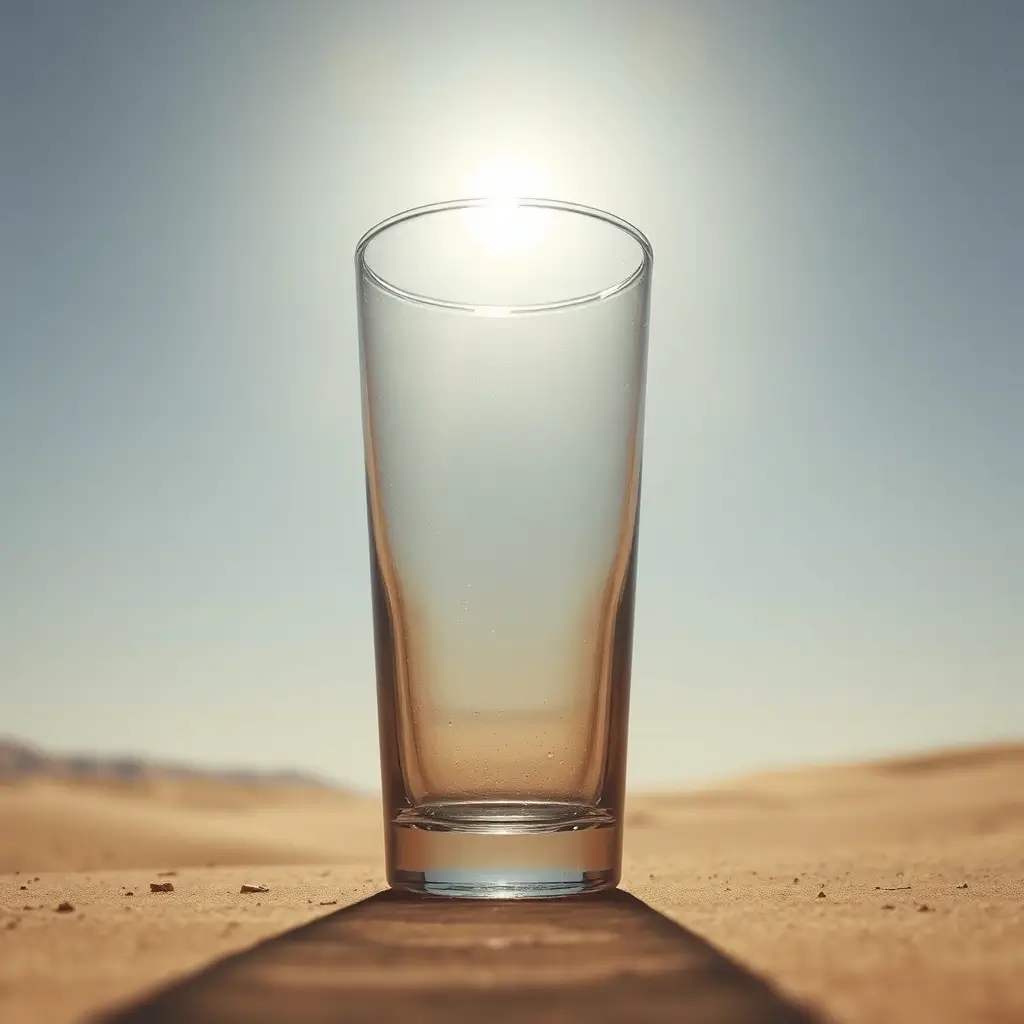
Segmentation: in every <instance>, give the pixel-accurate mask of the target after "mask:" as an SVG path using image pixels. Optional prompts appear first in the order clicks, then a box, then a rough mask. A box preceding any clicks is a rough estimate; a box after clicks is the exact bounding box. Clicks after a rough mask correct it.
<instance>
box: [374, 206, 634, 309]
mask: <svg viewBox="0 0 1024 1024" xmlns="http://www.w3.org/2000/svg"><path fill="white" fill-rule="evenodd" d="M498 204H501V205H505V204H508V205H511V206H517V207H521V206H525V207H530V208H532V209H541V210H552V211H554V212H556V213H568V214H572V215H574V216H577V217H588V218H590V219H591V220H597V221H601V222H602V223H603V224H605V225H607V226H608V227H611V228H615V229H617V230H618V231H621V232H623V233H625V234H627V235H629V236H630V237H631V238H632V239H633V241H634V242H636V243H637V245H638V246H639V247H640V252H641V259H640V262H639V263H638V264H637V266H636V267H635V269H634V270H633V271H632V272H631V273H630V274H628V275H627V276H626V277H624V278H622V279H621V280H619V281H617V282H615V283H614V284H611V285H609V286H608V287H606V288H601V289H599V290H597V291H593V292H587V293H585V294H583V295H576V296H571V297H569V298H565V299H554V300H552V301H550V302H537V303H529V304H522V305H518V304H517V305H497V304H487V303H483V304H480V303H470V302H459V301H457V300H455V299H443V298H439V297H437V296H433V295H423V294H420V293H419V292H414V291H410V290H408V289H405V288H402V287H400V286H399V285H396V284H394V283H392V282H391V281H389V280H388V279H387V278H385V277H381V275H380V274H378V273H377V272H376V271H375V270H374V269H373V268H372V267H371V266H370V264H369V262H368V261H367V259H366V249H367V247H368V246H369V245H370V243H371V242H373V241H374V239H376V238H379V237H380V236H381V235H383V234H385V233H386V232H387V231H390V230H391V229H392V228H395V227H398V226H400V225H402V224H406V223H408V222H410V221H413V220H417V219H419V218H420V217H429V216H431V215H433V214H438V213H453V212H456V211H458V210H471V209H480V208H486V207H492V206H495V205H498ZM355 263H356V270H357V271H358V273H359V274H360V276H361V277H366V278H368V279H369V280H370V281H372V282H373V283H374V284H375V285H377V287H378V288H380V289H382V290H383V291H384V292H386V293H388V294H389V295H391V296H393V297H395V298H399V299H403V300H404V301H406V302H410V303H414V304H416V305H421V306H431V307H434V308H437V309H448V310H456V311H459V312H464V313H477V314H486V315H491V316H495V315H497V316H509V315H514V314H517V313H544V312H548V311H551V310H558V309H569V308H573V307H577V306H585V305H590V304H591V303H596V302H603V301H605V300H606V299H610V298H612V297H613V296H615V295H618V294H620V293H621V292H623V291H625V290H626V289H628V288H630V287H631V286H632V285H634V284H635V283H636V282H637V281H638V280H640V279H641V278H643V277H644V276H645V275H650V272H651V268H652V267H653V266H654V247H653V246H652V245H651V242H650V239H649V238H648V237H647V236H646V235H645V234H644V233H643V232H642V231H641V230H640V229H639V228H638V227H636V225H634V224H631V223H630V222H629V221H628V220H625V219H624V218H622V217H618V216H616V215H615V214H614V213H609V212H608V211H607V210H602V209H599V208H598V207H596V206H586V205H584V204H582V203H572V202H568V201H565V200H561V199H541V198H526V197H524V198H520V197H516V198H514V199H508V200H506V199H500V200H498V199H495V198H494V197H490V198H483V197H476V198H471V199H449V200H446V201H443V202H439V203H427V204H426V205H424V206H414V207H411V208H410V209H408V210H403V211H402V212H400V213H396V214H393V215H392V216H390V217H387V218H386V219H385V220H382V221H380V222H379V223H377V224H375V225H374V226H373V227H372V228H370V229H369V230H368V231H366V232H365V233H364V234H363V236H362V237H361V238H360V239H359V241H358V242H357V243H356V248H355Z"/></svg>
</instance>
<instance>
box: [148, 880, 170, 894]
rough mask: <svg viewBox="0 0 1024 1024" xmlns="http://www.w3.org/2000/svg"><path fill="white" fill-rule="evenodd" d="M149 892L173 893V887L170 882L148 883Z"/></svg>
mask: <svg viewBox="0 0 1024 1024" xmlns="http://www.w3.org/2000/svg"><path fill="white" fill-rule="evenodd" d="M149 891H150V892H174V886H173V885H172V884H171V883H170V882H150V883H149Z"/></svg>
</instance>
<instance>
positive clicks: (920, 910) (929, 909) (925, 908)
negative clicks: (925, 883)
mask: <svg viewBox="0 0 1024 1024" xmlns="http://www.w3.org/2000/svg"><path fill="white" fill-rule="evenodd" d="M934 910H935V908H934V907H929V906H928V904H927V903H922V904H921V906H919V907H918V908H917V912H918V913H919V914H930V913H932V911H934Z"/></svg>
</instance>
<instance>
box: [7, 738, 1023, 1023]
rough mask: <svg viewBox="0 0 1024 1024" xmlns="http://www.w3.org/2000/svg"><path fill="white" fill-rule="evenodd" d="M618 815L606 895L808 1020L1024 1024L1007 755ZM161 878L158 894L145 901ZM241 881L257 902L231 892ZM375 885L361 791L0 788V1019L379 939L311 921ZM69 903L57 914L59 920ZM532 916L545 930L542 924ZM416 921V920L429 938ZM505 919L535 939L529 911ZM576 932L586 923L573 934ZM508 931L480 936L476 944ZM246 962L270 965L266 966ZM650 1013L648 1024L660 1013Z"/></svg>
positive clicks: (668, 802) (786, 783)
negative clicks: (331, 938)
mask: <svg viewBox="0 0 1024 1024" xmlns="http://www.w3.org/2000/svg"><path fill="white" fill-rule="evenodd" d="M627 823H628V831H627V842H626V846H627V849H626V858H625V872H624V879H623V888H624V889H626V890H628V892H630V893H632V894H634V895H635V896H636V897H638V898H639V900H642V901H643V902H644V903H646V904H647V905H648V906H649V907H650V908H653V910H654V911H657V912H659V913H660V914H662V915H665V916H666V917H668V918H671V919H672V920H673V921H675V922H678V923H679V924H680V925H683V926H684V927H685V928H686V929H688V930H689V931H690V932H692V933H695V935H696V936H699V937H701V938H703V939H705V940H707V942H708V943H710V944H711V945H712V946H714V947H716V948H717V949H718V950H721V951H722V952H724V953H725V954H727V955H728V956H729V957H730V958H732V959H733V960H734V961H737V962H738V963H739V964H740V965H742V966H743V967H744V968H746V969H747V971H749V972H750V973H751V974H753V975H755V976H756V977H757V978H760V979H763V980H764V981H765V982H767V983H768V985H769V986H771V987H772V988H773V989H774V990H775V991H776V992H778V993H779V994H780V995H781V996H782V997H785V998H786V999H788V1000H791V1001H793V1002H794V1003H797V1004H799V1005H801V1006H804V1007H807V1008H809V1009H810V1010H811V1011H813V1012H815V1013H817V1014H819V1015H820V1016H821V1017H822V1018H827V1019H832V1020H836V1021H845V1022H849V1024H869V1022H870V1024H885V1022H889V1021H907V1022H925V1021H927V1022H931V1024H945V1022H949V1024H953V1022H958V1024H960V1022H965V1021H971V1022H993V1024H995V1022H1000V1024H1003V1022H1007V1024H1008V1022H1011V1021H1012V1022H1020V1021H1024V983H1022V982H1021V979H1022V978H1024V746H1005V747H999V748H987V749H982V750H971V751H962V752H952V753H943V754H937V755H934V756H929V757H925V758H918V759H915V760H909V761H896V762H889V763H885V764H872V765H862V766H852V767H839V768H820V769H806V770H799V771H792V772H784V773H776V774H768V775H761V776H757V777H751V778H747V779H744V780H739V781H737V782H734V783H730V784H728V785H723V786H719V787H714V788H710V789H705V790H701V791H694V792H667V793H659V794H647V795H642V796H636V797H634V798H633V799H632V800H631V801H630V807H629V812H628V818H627ZM170 872H173V873H170ZM166 882H170V883H171V884H172V885H173V887H174V889H173V892H159V893H154V892H151V891H150V884H151V883H166ZM244 883H250V884H258V885H265V886H267V887H268V889H269V891H268V892H265V893H251V894H245V895H243V894H241V893H240V892H239V889H240V887H241V885H242V884H244ZM382 887H383V877H382V870H381V853H380V823H379V809H378V804H377V801H376V800H374V799H370V798H361V797H352V796H341V795H335V794H332V793H325V792H322V791H315V790H304V789H301V788H294V787H293V788H291V789H267V788H260V787H252V786H248V787H246V786H238V787H232V786H230V785H220V786H214V785H212V784H208V785H206V784H203V783H195V784H191V785H188V786H186V785H181V786H171V785H166V786H159V787H153V786H148V787H131V786H113V785H107V786H98V785H92V786H90V785H84V784H69V783H66V782H60V783H58V782H56V781H45V780H44V781H39V780H35V781H30V782H20V783H16V784H9V785H5V786H0V1020H3V1021H4V1022H5V1024H17V1022H23V1021H24V1022H32V1024H35V1022H44V1021H45V1022H48V1024H49V1022H62V1021H74V1020H82V1019H84V1018H86V1017H88V1016H90V1015H93V1014H97V1013H99V1012H101V1011H107V1010H109V1009H110V1008H111V1007H115V1006H118V1005H123V1004H125V1003H126V1001H128V1002H130V1001H133V1000H137V999H139V998H142V997H144V996H146V995H147V994H148V993H150V992H152V991H153V990H154V989H155V988H156V987H157V986H160V985H163V984H166V983H168V982H171V981H174V980H175V979H178V978H181V977H184V976H186V975H187V974H189V972H192V971H195V970H197V969H199V968H201V967H204V966H205V965H207V964H209V963H211V962H213V961H215V960H217V959H218V958H221V957H224V956H226V955H227V954H231V953H235V952H238V951H240V950H244V949H247V948H250V947H253V946H255V945H256V944H258V943H260V942H261V941H262V940H264V939H268V938H270V937H272V936H276V935H279V934H281V933H283V932H288V931H289V930H290V929H293V928H295V927H296V926H299V925H302V924H306V923H308V922H310V921H313V920H315V919H317V918H321V917H327V918H328V920H327V921H325V922H324V925H323V928H327V927H328V926H330V927H333V928H334V929H335V932H336V933H338V934H339V935H340V931H344V932H345V934H346V935H347V936H348V938H346V939H345V940H344V941H347V942H349V943H351V942H352V941H353V940H352V938H351V935H352V934H356V932H358V928H357V925H358V927H361V928H363V929H364V930H365V929H366V928H367V927H370V926H372V927H377V928H383V927H385V926H386V925H387V921H388V920H391V919H390V918H387V917H386V915H387V914H392V915H393V914H394V908H393V907H392V908H391V909H388V908H387V907H386V906H383V905H379V904H369V905H366V904H364V905H363V906H366V907H369V910H368V911H367V913H370V911H373V912H374V913H377V912H379V913H382V914H384V915H385V917H384V918H382V921H383V923H380V922H375V920H370V921H369V924H367V923H366V921H364V922H363V924H361V925H360V924H359V921H360V920H362V918H359V917H358V914H357V916H356V917H352V916H351V915H349V916H348V917H346V916H345V915H336V916H335V917H333V918H332V917H328V915H335V914H336V911H338V910H339V909H340V908H343V907H346V906H350V905H353V904H356V903H358V902H359V901H361V900H365V899H366V898H367V897H369V896H371V895H372V894H373V893H375V892H377V891H378V890H380V889H381V888H382ZM822 894H823V895H822ZM64 901H67V902H70V903H71V904H72V906H73V908H74V909H73V910H70V911H65V912H58V910H57V909H56V908H57V907H58V906H59V904H61V903H62V902H64ZM375 906H376V907H378V910H377V911H374V909H373V908H374V907H375ZM477 906H478V905H477ZM637 907H639V905H637ZM922 908H927V909H922ZM613 911H614V912H615V913H619V914H620V917H616V916H615V913H613ZM642 911H644V908H642V907H639V910H637V908H636V907H633V906H632V905H628V906H627V905H623V906H622V907H619V908H618V909H616V908H614V907H613V908H610V909H608V908H605V909H604V910H602V911H601V913H604V914H606V915H610V916H608V917H607V920H606V923H605V925H604V926H603V929H604V932H608V933H609V938H611V935H610V933H611V932H614V931H615V930H616V928H617V927H618V925H617V924H616V923H615V922H616V921H620V920H621V921H622V922H624V923H623V925H622V927H623V928H626V927H627V924H628V922H629V921H632V920H633V918H636V920H637V921H639V922H640V923H639V924H637V926H636V927H637V928H638V929H639V930H638V931H637V932H636V936H635V937H634V938H629V939H628V942H627V941H626V940H625V939H623V942H625V945H622V944H620V946H618V947H615V948H616V949H618V952H617V953H616V954H615V955H616V957H617V958H618V959H616V960H615V961H614V962H615V964H617V966H616V967H615V968H614V970H613V973H614V972H619V974H620V975H621V976H622V977H623V978H624V977H625V976H626V975H630V976H631V977H633V981H634V983H635V984H637V985H640V984H641V982H639V981H637V980H636V979H637V978H641V976H642V975H643V971H644V970H646V968H643V964H642V963H641V960H642V957H641V953H640V947H641V946H642V945H643V942H642V934H646V932H644V929H648V930H650V929H652V928H653V930H654V932H657V927H656V925H657V923H658V921H659V920H660V919H658V918H657V917H656V916H655V915H653V914H651V915H649V916H650V921H647V920H646V919H643V920H641V918H642V914H641V916H640V917H637V914H640V913H641V912H642ZM417 913H419V911H417ZM459 913H462V912H461V911H459ZM469 913H470V914H476V913H477V911H475V910H472V908H471V909H470V910H469ZM545 913H547V914H548V915H549V917H548V918H546V921H547V923H546V924H545V925H544V928H545V929H547V930H546V931H545V932H544V933H543V934H545V935H549V934H554V933H553V932H552V928H555V925H553V924H552V920H557V919H552V918H551V917H550V914H551V913H552V912H551V911H546V912H545ZM595 913H596V911H595ZM630 914H632V915H633V917H630V916H629V915H630ZM621 915H625V916H621ZM364 917H365V915H364ZM371 917H372V914H371ZM474 919H475V918H462V919H460V920H461V921H462V924H459V923H458V922H456V923H455V924H453V925H450V926H446V928H445V930H444V931H443V932H442V931H440V930H439V931H438V932H437V936H436V937H435V938H433V939H430V940H429V941H430V943H434V945H437V944H438V943H441V939H440V936H442V935H443V936H445V941H447V942H449V943H450V942H451V941H452V937H453V936H455V937H459V936H461V937H462V938H461V939H460V941H463V940H464V942H463V945H464V946H465V947H466V949H467V950H469V949H470V948H471V947H472V946H473V944H474V942H476V940H475V939H474V938H473V935H474V934H475V933H474V931H473V928H472V927H470V926H469V925H468V924H467V923H466V922H467V921H470V920H474ZM403 920H404V919H403ZM566 920H568V918H567V919H566ZM332 922H336V924H334V923H332ZM645 922H646V923H645ZM392 923H393V922H392ZM429 925H430V921H429V920H426V921H425V922H421V924H420V925H417V926H416V927H420V928H421V931H422V928H423V927H427V931H426V932H423V934H429V935H433V934H434V933H433V932H430V931H429ZM513 925H514V927H513ZM502 927H503V928H504V929H505V931H502V932H499V933H495V934H498V935H499V936H505V935H506V933H508V934H509V935H512V936H513V938H514V936H515V935H516V934H519V932H517V931H516V928H518V929H519V931H520V932H522V934H523V935H525V936H527V938H528V940H529V941H528V943H527V939H523V942H524V943H527V944H531V943H532V945H533V946H537V943H538V942H540V938H539V937H538V936H539V935H540V934H541V933H540V932H538V933H536V934H533V933H531V932H530V928H531V927H533V926H532V925H530V924H529V920H528V919H527V918H523V919H522V922H521V923H520V924H514V922H511V923H510V922H509V921H505V922H504V924H503V925H502ZM629 927H630V928H631V927H633V926H632V925H629ZM354 928H355V929H356V932H353V929H354ZM410 928H413V926H412V925H411V924H409V923H408V922H405V923H403V924H402V925H401V932H402V934H405V933H406V932H409V929H410ZM509 928H512V931H511V932H509ZM339 929H340V931H339ZM460 929H461V930H460ZM627 930H628V929H627ZM556 931H557V928H556ZM413 932H415V929H413ZM303 934H305V933H303ZM325 934H326V933H325ZM359 934H362V933H359ZM410 934H411V933H410ZM567 934H568V932H567ZM574 934H576V933H574ZM588 934H603V932H602V929H601V928H598V929H596V931H592V932H591V933H588V932H587V931H586V929H581V930H578V937H581V938H580V941H582V939H583V938H586V937H587V935H588ZM629 934H630V935H632V934H633V933H632V932H630V933H629ZM652 934H653V932H652ZM659 934H660V933H659ZM531 936H532V937H531ZM338 941H341V940H340V939H339V940H338ZM481 941H484V940H481ZM495 941H498V946H495V947H494V948H493V949H491V946H493V944H494V942H495ZM512 941H513V939H506V938H500V941H499V940H495V939H493V938H488V939H486V941H485V944H489V945H488V949H490V953H488V955H494V956H502V955H504V954H503V953H502V950H501V948H500V944H501V943H502V942H512ZM515 941H519V940H515ZM566 941H568V940H566ZM573 941H576V940H573ZM695 941H696V940H695ZM630 943H635V944H636V949H637V953H636V964H634V967H635V970H634V969H633V968H631V966H630V964H629V962H628V961H629V956H630V953H629V950H630V949H632V948H633V946H631V945H630ZM428 944H429V943H428ZM441 944H442V945H443V943H441ZM478 944H479V943H478ZM263 948H264V949H271V947H263ZM273 948H275V949H276V948H278V947H277V946H273ZM351 948H353V949H358V946H352V947H351ZM538 948H539V947H538ZM609 948H612V947H609ZM673 948H674V947H673ZM694 948H696V946H695V947H694ZM623 950H625V952H623ZM660 955H661V954H651V956H654V957H655V959H656V958H657V956H660ZM673 955H675V954H673ZM693 955H697V954H693ZM700 955H704V954H700ZM545 962H548V961H545ZM595 962H597V963H600V962H601V961H600V960H598V961H595ZM610 962H611V961H609V963H610ZM652 962H653V961H652ZM244 963H246V964H248V965H249V966H248V967H247V968H246V969H247V970H248V971H249V973H250V974H252V973H253V972H254V971H255V972H257V974H258V972H260V971H263V972H264V973H268V972H270V971H271V970H276V968H272V966H266V963H269V961H267V960H266V957H264V960H259V959H258V958H257V959H256V960H250V961H244ZM260 964H265V965H264V966H262V967H261V966H260ZM641 968H643V969H641ZM365 969H366V970H368V969H369V968H365ZM609 970H611V968H609ZM631 972H632V973H631ZM641 980H642V979H641ZM622 984H623V985H624V984H625V982H623V983H622ZM643 984H648V982H643ZM654 984H655V982H654V981H653V980H652V981H650V982H649V985H651V986H653V985H654ZM620 988H621V986H620ZM609 991H614V990H609ZM623 991H625V989H623ZM637 991H641V992H642V991H643V989H642V987H641V988H640V989H638V990H637ZM650 991H654V989H653V988H651V989H650ZM665 998H666V999H667V998H668V996H666V997H665ZM547 1005H548V1006H549V1008H550V1006H551V1005H556V1006H557V1005H558V1004H557V1001H556V1003H554V1004H552V1003H551V1002H550V1001H549V1002H548V1004H547ZM651 1005H652V1007H655V1009H652V1010H651V1014H652V1015H650V1016H648V1017H647V1018H645V1019H651V1020H656V1019H665V1020H668V1019H677V1016H668V1015H662V1016H659V1015H658V1013H657V1010H656V1006H657V1005H662V1004H658V1003H657V1001H654V1002H652V1004H651ZM663 1005H667V1003H664V1004H663ZM154 1019H156V1018H154ZM161 1019H162V1018H161ZM295 1019H297V1020H298V1019H301V1018H300V1017H299V1016H296V1017H295ZM311 1019H312V1018H311ZM341 1019H344V1018H341ZM360 1019H362V1018H360ZM552 1019H555V1018H552ZM565 1019H569V1020H571V1019H575V1018H574V1017H573V1016H567V1017H566V1018H565ZM608 1019H611V1018H610V1017H609V1018H608ZM694 1019H696V1017H695V1018H694ZM700 1019H704V1018H700ZM707 1019H711V1018H710V1017H708V1018H707ZM723 1019H724V1018H723ZM729 1019H734V1020H737V1021H740V1020H743V1021H751V1022H754V1021H758V1022H760V1021H767V1020H769V1019H772V1020H775V1019H779V1020H782V1019H789V1018H788V1017H787V1018H783V1017H771V1015H770V1014H768V1013H767V1011H764V1012H761V1011H755V1010H743V1011H742V1012H741V1011H739V1010H737V1011H736V1012H735V1013H734V1014H733V1016H731V1017H730V1018H729Z"/></svg>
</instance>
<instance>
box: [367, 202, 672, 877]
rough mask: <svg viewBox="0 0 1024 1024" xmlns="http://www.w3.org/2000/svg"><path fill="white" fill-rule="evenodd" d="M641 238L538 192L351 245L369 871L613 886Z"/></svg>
mask: <svg viewBox="0 0 1024 1024" xmlns="http://www.w3.org/2000/svg"><path fill="white" fill-rule="evenodd" d="M652 261H653V252H652V249H651V246H650V243H649V242H648V241H647V239H646V238H645V237H644V235H643V234H641V233H640V232H639V231H638V230H637V229H636V228H634V227H632V226H631V225H630V224H628V223H626V222H625V221H623V220H620V219H618V218H617V217H614V216H612V215H610V214H607V213H603V212H601V211H599V210H594V209H590V208H588V207H583V206H578V205H573V204H569V203H560V202H554V201H548V200H533V199H530V200H518V201H515V202H496V201H488V200H466V201H459V202H451V203H443V204H437V205H433V206H428V207H422V208H420V209H416V210H411V211H409V212H407V213H403V214H399V215H398V216H396V217H393V218H391V219H390V220H387V221H385V222H384V223H382V224H380V225H378V226H377V227H375V228H373V229H372V230H371V231H369V232H368V233H367V234H366V235H364V237H363V238H362V239H361V240H360V242H359V244H358V247H357V249H356V271H357V288H358V301H359V348H360V359H361V373H362V400H363V427H364V440H365V452H366V486H367V502H368V512H369V532H370V552H371V567H372V598H373V610H374V630H375V641H376V658H377V687H378V709H379V723H380V751H381V765H382V778H383V789H384V794H383V795H384V815H385V831H386V851H387V871H388V880H389V883H390V884H391V885H392V886H394V887H397V888H400V889H407V890H414V891H418V892H427V893H437V894H448V895H457V896H503V897H504V896H543V895H566V894H569V893H576V892H584V891H590V890H596V889H602V888H606V887H609V886H614V885H615V884H616V883H617V882H618V879H619V873H620V862H621V847H622V808H623V790H624V783H625V758H626V731H627V716H628V701H629V678H630V661H631V656H632V633H633V595H634V590H635V578H636V557H637V520H638V504H639V495H640V465H641V449H642V440H643V413H644V388H645V378H646V363H647V327H648V310H649V304H650V282H651V268H652Z"/></svg>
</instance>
